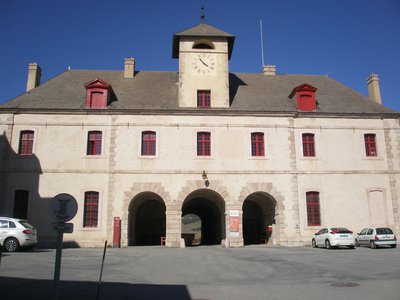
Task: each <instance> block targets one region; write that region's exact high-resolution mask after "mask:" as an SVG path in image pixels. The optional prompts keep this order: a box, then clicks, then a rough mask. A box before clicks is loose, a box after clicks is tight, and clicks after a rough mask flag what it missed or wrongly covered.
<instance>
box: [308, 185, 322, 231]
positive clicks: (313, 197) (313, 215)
mask: <svg viewBox="0 0 400 300" xmlns="http://www.w3.org/2000/svg"><path fill="white" fill-rule="evenodd" d="M306 200H307V221H308V226H320V225H321V210H320V205H319V193H318V192H307V193H306Z"/></svg>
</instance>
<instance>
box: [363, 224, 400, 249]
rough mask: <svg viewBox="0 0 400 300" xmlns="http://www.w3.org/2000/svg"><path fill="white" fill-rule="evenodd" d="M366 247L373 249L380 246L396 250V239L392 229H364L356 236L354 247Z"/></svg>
mask: <svg viewBox="0 0 400 300" xmlns="http://www.w3.org/2000/svg"><path fill="white" fill-rule="evenodd" d="M361 245H368V246H370V247H371V248H373V249H375V248H377V247H380V246H390V247H392V248H396V245H397V238H396V236H395V235H394V233H393V231H392V229H390V228H387V227H377V228H373V227H370V228H364V229H363V230H361V232H360V233H357V236H356V246H361Z"/></svg>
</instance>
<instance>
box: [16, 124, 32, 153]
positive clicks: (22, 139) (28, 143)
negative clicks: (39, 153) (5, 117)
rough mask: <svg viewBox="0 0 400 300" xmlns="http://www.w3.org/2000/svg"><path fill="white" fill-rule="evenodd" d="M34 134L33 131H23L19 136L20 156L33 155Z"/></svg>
mask: <svg viewBox="0 0 400 300" xmlns="http://www.w3.org/2000/svg"><path fill="white" fill-rule="evenodd" d="M34 135H35V134H34V132H33V131H32V130H24V131H21V134H20V136H19V148H18V154H19V155H32V154H33V140H34Z"/></svg>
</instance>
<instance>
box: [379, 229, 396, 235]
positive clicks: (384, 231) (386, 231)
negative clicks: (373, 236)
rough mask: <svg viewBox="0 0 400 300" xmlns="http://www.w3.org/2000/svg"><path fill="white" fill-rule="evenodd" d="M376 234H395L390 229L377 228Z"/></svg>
mask: <svg viewBox="0 0 400 300" xmlns="http://www.w3.org/2000/svg"><path fill="white" fill-rule="evenodd" d="M376 233H377V234H393V231H392V229H390V228H377V229H376Z"/></svg>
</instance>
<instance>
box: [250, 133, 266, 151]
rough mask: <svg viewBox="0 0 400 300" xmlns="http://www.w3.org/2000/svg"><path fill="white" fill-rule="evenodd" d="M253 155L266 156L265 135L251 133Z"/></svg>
mask: <svg viewBox="0 0 400 300" xmlns="http://www.w3.org/2000/svg"><path fill="white" fill-rule="evenodd" d="M251 155H252V156H264V133H262V132H252V133H251Z"/></svg>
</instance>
